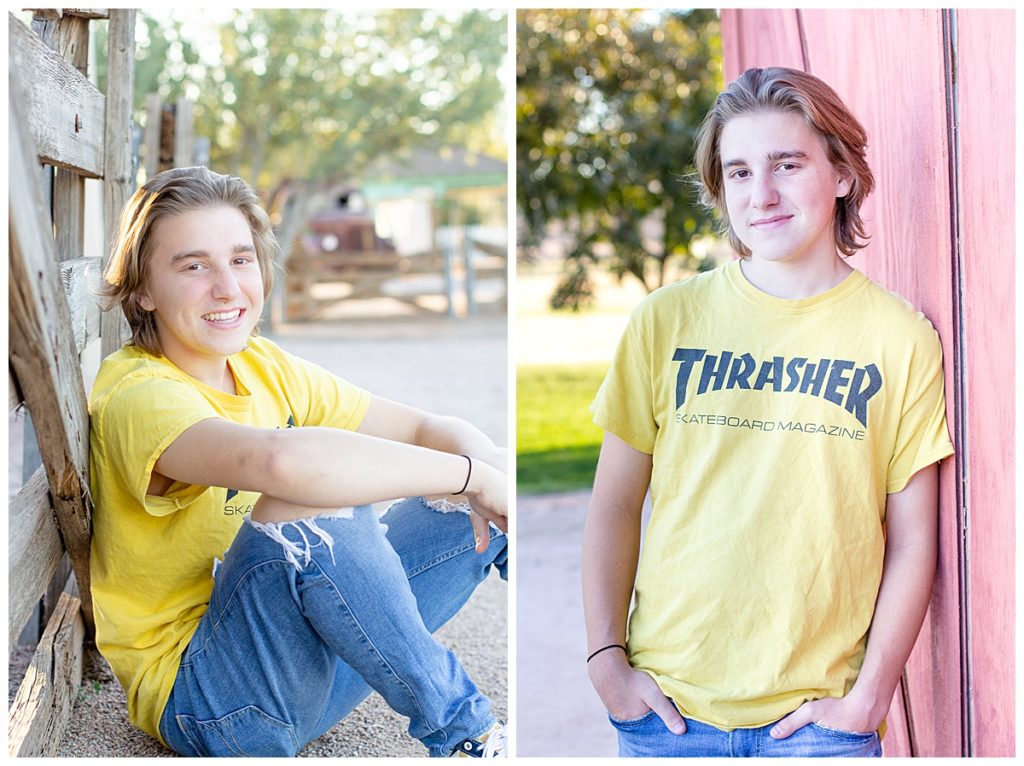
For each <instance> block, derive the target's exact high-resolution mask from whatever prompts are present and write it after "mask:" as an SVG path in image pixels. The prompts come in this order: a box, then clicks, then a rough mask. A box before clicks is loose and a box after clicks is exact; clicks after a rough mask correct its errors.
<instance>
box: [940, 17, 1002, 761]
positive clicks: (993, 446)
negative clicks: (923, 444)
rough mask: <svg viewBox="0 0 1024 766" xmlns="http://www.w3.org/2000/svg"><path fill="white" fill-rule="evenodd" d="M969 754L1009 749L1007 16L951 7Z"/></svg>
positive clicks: (983, 753) (1000, 753)
mask: <svg viewBox="0 0 1024 766" xmlns="http://www.w3.org/2000/svg"><path fill="white" fill-rule="evenodd" d="M955 14H956V15H955V19H956V35H957V54H958V55H957V69H958V79H959V83H960V87H959V88H958V90H957V92H958V98H959V110H958V111H959V116H960V120H959V124H960V162H959V179H960V195H959V198H960V235H961V242H962V248H963V252H962V270H961V284H962V286H963V332H964V342H963V345H964V349H965V362H966V371H967V375H966V380H965V381H964V386H965V399H966V408H965V409H966V412H967V417H966V430H967V439H966V461H967V467H968V476H969V481H968V483H967V512H968V532H967V539H968V565H969V566H968V573H969V577H968V607H969V611H968V615H969V637H970V643H969V647H970V673H971V688H972V690H973V696H972V700H971V703H972V705H971V708H972V709H971V738H972V741H973V747H972V753H971V754H972V755H978V756H1009V755H1013V753H1014V675H1015V674H1014V582H1015V580H1014V494H1013V479H1014V476H1015V474H1014V443H1013V423H1014V422H1015V421H1014V401H1013V392H1014V363H1013V348H1014V343H1013V341H1014V326H1013V315H1014V294H1013V288H1014V259H1015V258H1014V251H1015V244H1016V239H1017V235H1016V231H1015V230H1014V229H1015V225H1014V199H1013V191H1014V168H1015V163H1014V106H1013V105H1014V68H1013V56H1014V39H1013V31H1014V14H1013V11H1009V10H1007V11H970V10H958V11H956V12H955Z"/></svg>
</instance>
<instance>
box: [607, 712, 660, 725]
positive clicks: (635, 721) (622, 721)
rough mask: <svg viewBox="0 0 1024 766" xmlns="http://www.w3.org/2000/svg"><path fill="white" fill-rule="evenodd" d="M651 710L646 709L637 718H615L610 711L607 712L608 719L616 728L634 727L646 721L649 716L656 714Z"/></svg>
mask: <svg viewBox="0 0 1024 766" xmlns="http://www.w3.org/2000/svg"><path fill="white" fill-rule="evenodd" d="M657 715H658V714H657V713H655V712H654V711H653V710H648V711H647V712H646V713H644V715H642V716H640V717H639V718H616V717H615V716H613V715H612V714H611V713H609V714H608V720H609V721H611V722H612V726H614V727H615V728H616V729H634V728H636V727H638V726H641V725H642V724H645V723H647V722H648V721H650V720H651V718H653V717H655V716H657Z"/></svg>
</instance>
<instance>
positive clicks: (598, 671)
mask: <svg viewBox="0 0 1024 766" xmlns="http://www.w3.org/2000/svg"><path fill="white" fill-rule="evenodd" d="M600 648H601V647H600V646H599V647H597V649H600ZM632 670H633V666H632V665H630V664H629V656H628V655H627V654H626V653H625V652H624V651H622V650H621V649H609V650H607V651H604V652H601V653H600V654H596V655H594V656H593V657H592V658H591V659H590V661H589V662H588V663H587V674H588V675H589V676H590V680H591V682H593V683H595V684H597V683H600V682H601V681H602V680H605V679H609V678H614V677H617V676H619V675H620V674H621V673H623V672H628V671H632Z"/></svg>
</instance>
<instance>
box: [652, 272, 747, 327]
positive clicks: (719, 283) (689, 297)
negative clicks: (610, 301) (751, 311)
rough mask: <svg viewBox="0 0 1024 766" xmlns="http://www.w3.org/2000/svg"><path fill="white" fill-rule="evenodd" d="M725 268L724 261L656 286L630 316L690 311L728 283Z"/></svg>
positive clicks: (656, 317)
mask: <svg viewBox="0 0 1024 766" xmlns="http://www.w3.org/2000/svg"><path fill="white" fill-rule="evenodd" d="M728 268H729V264H725V265H723V266H718V267H716V268H714V269H710V270H709V271H701V272H698V273H696V274H693V275H692V276H689V277H686V278H684V279H681V280H679V281H678V282H673V283H671V284H668V285H665V286H664V287H659V288H658V289H656V290H654V291H653V292H652V293H651V294H650V295H648V296H647V297H646V298H644V299H643V300H642V301H641V302H640V303H639V305H637V307H636V309H635V310H634V312H633V313H634V316H645V317H649V318H651V319H655V320H657V319H659V318H661V317H662V316H664V315H666V314H672V315H678V314H679V312H681V311H682V312H688V311H692V310H694V309H695V308H696V307H698V306H700V305H702V304H703V303H704V302H705V301H710V300H714V299H715V296H716V295H717V294H718V293H719V292H720V291H721V290H723V289H725V288H726V287H727V286H728V277H727V275H726V269H728Z"/></svg>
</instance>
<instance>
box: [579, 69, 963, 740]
mask: <svg viewBox="0 0 1024 766" xmlns="http://www.w3.org/2000/svg"><path fill="white" fill-rule="evenodd" d="M866 142H867V137H866V134H865V132H864V130H863V128H862V127H861V126H860V124H859V123H858V121H857V120H856V118H855V117H854V116H853V115H852V114H851V113H850V111H849V110H848V109H847V107H846V106H845V105H844V104H843V103H842V101H841V100H840V99H839V97H838V96H837V95H836V93H835V92H834V91H833V90H832V89H831V88H830V87H829V86H828V85H826V84H825V83H824V82H822V81H821V80H819V79H818V78H816V77H814V76H812V75H809V74H805V73H803V72H800V71H795V70H790V69H783V68H770V69H750V70H747V71H746V72H744V73H743V75H742V76H741V77H739V78H738V79H737V80H735V81H734V82H733V83H731V84H730V85H729V86H728V87H727V88H726V90H725V91H724V92H723V93H721V94H720V95H719V97H718V99H717V101H716V102H715V105H714V107H713V108H712V110H711V112H710V113H709V114H708V116H707V118H706V119H705V122H704V124H703V126H702V128H701V132H700V136H699V140H698V149H697V166H698V172H699V176H700V181H701V185H702V194H703V198H704V201H705V203H706V204H708V205H709V206H711V207H713V208H714V209H715V210H716V211H717V212H718V214H719V215H720V216H721V218H722V220H723V222H724V224H725V227H726V229H727V233H728V237H729V241H730V243H731V244H732V246H733V248H734V249H735V250H736V252H737V253H738V255H739V256H740V257H739V259H738V260H735V261H733V262H731V263H729V264H727V265H724V266H721V267H719V268H717V269H715V270H713V271H710V272H707V273H704V274H700V275H697V276H694V277H692V278H690V279H687V280H685V281H683V282H680V283H677V284H675V285H671V286H668V287H665V288H663V289H661V290H658V291H656V292H655V293H654V294H652V295H651V296H650V297H649V298H648V299H646V300H645V301H644V302H643V303H642V304H641V305H640V306H639V307H638V308H637V309H636V310H635V312H634V313H633V316H632V318H631V319H630V322H629V325H628V327H627V329H626V331H625V333H624V335H623V338H622V340H621V341H620V344H619V347H618V350H617V352H616V355H615V358H614V360H613V362H612V365H611V369H610V370H609V372H608V375H607V377H606V378H605V381H604V383H603V384H602V386H601V389H600V391H599V392H598V395H597V398H596V400H595V402H594V405H593V411H594V420H595V422H596V423H597V424H598V425H599V426H601V427H602V428H603V429H604V430H605V436H604V442H603V445H602V449H601V457H600V460H599V463H598V469H597V475H596V478H595V482H594V492H593V500H592V502H591V507H590V511H589V513H588V518H587V523H586V529H585V533H584V538H585V539H584V560H583V579H584V607H585V613H586V623H587V638H588V644H589V654H590V659H589V660H588V671H589V673H590V677H591V681H592V683H593V685H594V687H595V689H596V690H597V692H598V694H599V695H600V696H601V699H602V701H603V702H604V704H605V706H606V708H607V710H608V713H609V717H610V719H611V722H612V724H613V725H614V727H615V728H616V730H617V733H618V738H619V753H620V755H623V756H646V755H663V756H729V755H734V756H736V755H738V756H801V755H803V756H880V755H881V741H880V737H881V735H882V734H884V728H885V726H884V719H885V715H886V712H887V711H888V709H889V705H890V702H891V700H892V696H893V693H894V691H895V688H896V685H897V684H898V683H899V678H900V674H901V673H902V671H903V667H904V664H905V662H906V659H907V657H908V656H909V654H910V651H911V649H912V648H913V645H914V641H915V640H916V638H917V634H918V631H919V630H920V627H921V623H922V621H923V619H924V614H925V611H926V610H927V607H928V602H929V597H930V593H931V587H932V580H933V576H934V571H935V557H936V545H937V541H936V534H937V522H936V514H937V505H938V500H937V493H938V489H937V475H938V465H937V463H938V461H940V460H942V459H943V458H945V457H947V456H948V455H950V454H952V452H953V449H952V445H951V443H950V440H949V437H948V433H947V428H946V421H945V403H944V398H943V371H942V351H941V347H940V345H939V339H938V336H937V334H936V332H935V330H934V329H933V327H932V325H931V323H930V322H929V321H928V319H926V318H925V317H924V315H923V314H921V313H920V312H918V311H915V310H914V308H913V307H912V306H911V305H910V304H909V303H908V302H907V301H906V300H905V299H903V298H901V297H900V296H898V295H895V294H893V293H891V292H888V291H886V290H885V289H883V288H881V287H880V286H878V285H876V284H874V283H873V282H872V281H871V280H869V279H868V278H867V277H866V276H865V275H863V274H862V273H861V272H859V271H857V270H855V269H853V268H852V267H851V266H850V265H849V264H847V263H846V261H845V260H844V256H849V255H852V254H853V253H854V252H856V250H857V249H859V248H861V247H863V246H864V242H863V240H864V238H865V232H864V228H863V223H862V221H861V218H860V215H859V209H860V205H861V203H862V202H863V200H864V199H865V198H866V197H867V195H868V194H869V193H870V191H871V189H872V187H873V184H874V181H873V177H872V174H871V170H870V168H869V167H868V165H867V162H866V160H865V145H866ZM648 487H650V489H651V495H652V499H653V512H652V515H651V518H650V522H649V525H648V527H647V530H646V536H645V541H644V546H643V550H642V551H641V550H640V527H641V524H640V518H641V508H642V505H643V501H644V496H645V494H646V492H647V490H648ZM634 592H635V606H634V609H633V611H632V613H631V614H629V629H628V633H627V614H628V613H629V606H630V599H631V596H632V595H633V594H634Z"/></svg>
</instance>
